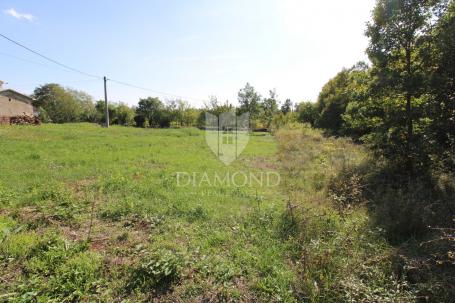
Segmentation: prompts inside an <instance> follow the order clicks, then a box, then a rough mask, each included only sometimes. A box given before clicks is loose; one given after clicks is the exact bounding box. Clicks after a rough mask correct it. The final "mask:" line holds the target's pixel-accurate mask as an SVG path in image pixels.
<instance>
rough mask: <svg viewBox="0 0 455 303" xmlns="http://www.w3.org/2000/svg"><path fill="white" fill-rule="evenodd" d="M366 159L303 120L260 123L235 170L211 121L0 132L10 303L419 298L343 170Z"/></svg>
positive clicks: (4, 285) (5, 284) (1, 291)
mask: <svg viewBox="0 0 455 303" xmlns="http://www.w3.org/2000/svg"><path fill="white" fill-rule="evenodd" d="M366 160H368V153H367V152H366V151H365V150H364V149H363V148H362V147H361V146H357V145H355V144H353V143H351V142H350V141H349V140H347V139H333V138H325V137H323V136H322V135H321V133H320V132H319V131H316V130H312V129H310V128H307V127H302V126H299V127H296V128H295V129H287V130H280V131H278V132H277V133H275V134H274V135H273V136H272V135H270V134H265V133H253V134H252V135H251V137H250V141H249V144H248V146H247V147H246V149H245V150H244V151H243V153H242V154H241V156H240V157H239V159H237V160H236V161H234V162H233V163H232V164H231V165H230V166H226V165H224V164H223V163H222V162H221V161H219V160H218V159H217V157H216V156H215V154H214V153H213V152H212V151H211V150H210V149H209V147H208V146H207V144H206V142H205V134H204V131H202V130H198V129H192V128H188V129H141V128H127V127H120V126H115V127H111V128H109V129H104V128H101V127H99V126H98V125H94V124H64V125H51V124H44V125H42V126H39V127H34V126H11V127H1V128H0V165H1V167H0V168H1V170H0V206H1V211H0V266H1V267H0V268H1V275H0V280H1V286H0V301H4V302H80V301H81V302H141V301H143V302H148V301H150V300H153V301H154V302H357V301H363V302H412V301H414V300H415V298H416V293H415V292H414V291H413V289H412V288H411V287H409V286H408V285H407V282H406V281H405V280H403V279H402V277H400V275H397V274H396V270H395V269H394V267H393V262H392V258H391V255H392V252H393V247H392V246H391V245H390V244H388V242H387V241H386V238H385V235H384V230H383V229H381V228H380V227H378V226H376V225H374V224H372V222H371V220H370V216H369V213H368V211H367V208H366V207H364V205H363V204H362V203H359V200H361V199H362V198H361V194H360V193H359V191H360V184H359V182H358V180H357V179H356V177H355V176H350V177H349V178H348V182H345V181H343V182H340V181H337V179H336V178H337V176H339V175H340V173H341V172H343V171H344V170H346V169H349V168H350V167H353V166H355V165H358V164H359V163H362V162H364V161H366ZM178 172H186V173H196V174H200V175H203V174H207V175H208V176H213V175H214V174H220V175H222V174H231V175H232V174H235V173H236V172H237V173H238V172H242V173H244V174H251V173H253V174H256V175H257V174H261V173H267V172H275V173H279V174H280V176H281V183H280V185H279V186H261V184H259V183H258V182H252V184H251V186H250V184H248V185H247V186H235V185H232V184H219V183H218V184H213V183H212V184H211V183H210V182H196V183H194V182H189V183H188V182H185V184H183V185H182V184H179V183H178V182H177V173H178ZM335 202H336V203H335ZM353 202H355V204H354V203H353Z"/></svg>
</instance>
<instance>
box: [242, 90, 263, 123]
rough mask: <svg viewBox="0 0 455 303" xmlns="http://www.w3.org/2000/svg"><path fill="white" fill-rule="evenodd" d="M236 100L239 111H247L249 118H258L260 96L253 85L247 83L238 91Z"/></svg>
mask: <svg viewBox="0 0 455 303" xmlns="http://www.w3.org/2000/svg"><path fill="white" fill-rule="evenodd" d="M238 101H239V104H240V107H239V113H249V114H250V119H251V120H256V119H257V118H259V114H260V110H261V108H260V105H261V96H260V95H259V93H257V92H256V90H255V89H254V87H253V86H251V85H250V84H249V83H247V84H246V85H245V87H244V88H242V89H240V91H239V93H238Z"/></svg>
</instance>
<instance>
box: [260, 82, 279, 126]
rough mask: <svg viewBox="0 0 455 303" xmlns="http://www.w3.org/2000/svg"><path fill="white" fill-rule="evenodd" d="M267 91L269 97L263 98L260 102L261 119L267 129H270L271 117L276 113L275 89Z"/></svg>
mask: <svg viewBox="0 0 455 303" xmlns="http://www.w3.org/2000/svg"><path fill="white" fill-rule="evenodd" d="M269 93H270V97H269V98H265V99H264V100H263V101H262V103H261V107H262V113H261V116H262V117H261V120H262V123H263V124H264V126H265V127H266V128H267V130H268V131H270V130H271V126H272V121H273V118H274V117H275V115H276V114H277V113H278V102H277V95H276V92H275V90H271V91H270V92H269Z"/></svg>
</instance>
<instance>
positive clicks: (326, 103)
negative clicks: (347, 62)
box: [314, 69, 351, 135]
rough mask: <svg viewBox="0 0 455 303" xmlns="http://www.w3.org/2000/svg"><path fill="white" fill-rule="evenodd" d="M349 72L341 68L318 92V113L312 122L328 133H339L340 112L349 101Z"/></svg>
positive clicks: (340, 123) (343, 110)
mask: <svg viewBox="0 0 455 303" xmlns="http://www.w3.org/2000/svg"><path fill="white" fill-rule="evenodd" d="M350 72H351V71H350V70H348V69H343V70H342V71H341V72H339V73H338V74H337V75H336V76H335V77H334V78H333V79H331V80H330V81H329V82H328V83H327V84H325V85H324V87H323V88H322V91H321V92H320V93H319V97H318V101H317V104H316V108H317V111H318V113H319V115H318V117H317V118H318V119H317V120H316V121H315V122H314V123H315V125H316V126H317V127H320V128H323V129H325V130H326V131H327V133H329V134H330V135H341V130H342V127H343V118H342V114H343V113H344V112H345V110H346V107H347V105H348V102H349V91H348V87H349V74H350Z"/></svg>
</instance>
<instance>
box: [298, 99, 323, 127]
mask: <svg viewBox="0 0 455 303" xmlns="http://www.w3.org/2000/svg"><path fill="white" fill-rule="evenodd" d="M297 114H298V121H299V122H302V123H309V124H311V126H314V125H315V123H316V121H317V120H318V115H319V114H318V109H317V107H316V104H315V103H313V102H311V101H308V102H301V103H300V104H298V105H297Z"/></svg>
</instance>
